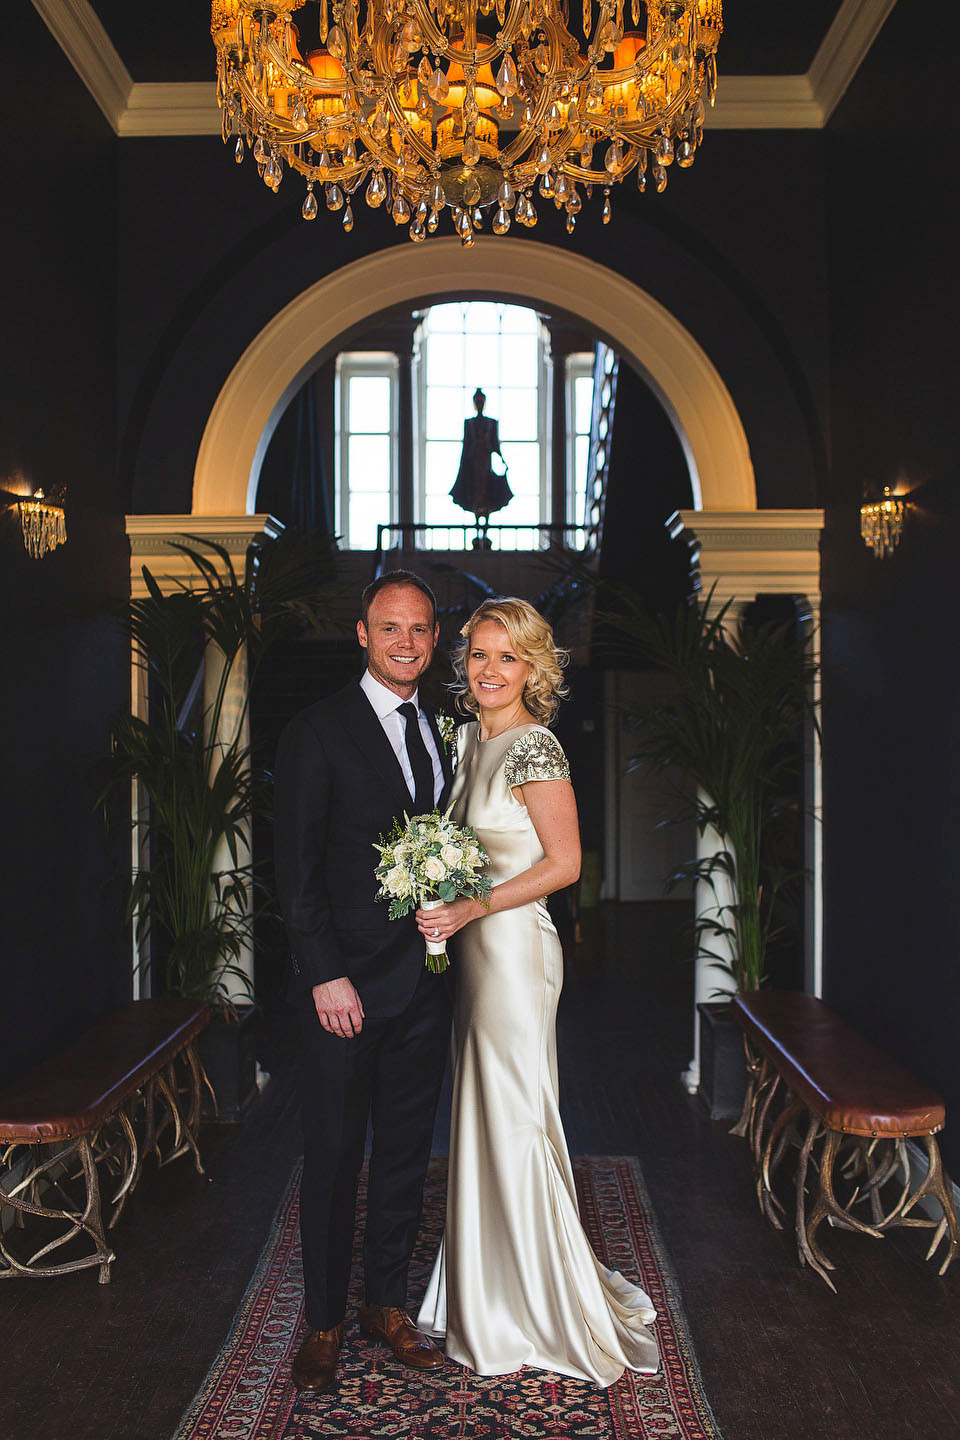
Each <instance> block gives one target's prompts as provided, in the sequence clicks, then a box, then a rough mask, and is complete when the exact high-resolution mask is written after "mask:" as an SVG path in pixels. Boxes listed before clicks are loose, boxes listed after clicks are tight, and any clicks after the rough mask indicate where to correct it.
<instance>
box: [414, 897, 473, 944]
mask: <svg viewBox="0 0 960 1440" xmlns="http://www.w3.org/2000/svg"><path fill="white" fill-rule="evenodd" d="M485 911H486V907H485V906H484V905H482V904H481V903H480V901H479V900H470V899H468V898H467V897H466V896H464V897H463V898H462V899H460V900H454V901H453V902H452V904H450V905H438V906H437V907H436V909H435V910H418V911H417V928H418V929H419V931H420V934H421V935H422V936H423V937H424V939H425V940H438V941H439V940H449V939H450V936H451V935H456V933H457V931H458V930H462V929H463V927H464V925H469V924H470V921H471V920H476V918H477V916H478V915H483V914H484V913H485Z"/></svg>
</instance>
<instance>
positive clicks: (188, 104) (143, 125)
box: [116, 67, 220, 139]
mask: <svg viewBox="0 0 960 1440" xmlns="http://www.w3.org/2000/svg"><path fill="white" fill-rule="evenodd" d="M211 69H212V67H211ZM116 129H117V134H118V135H120V136H121V137H123V138H125V139H127V138H130V137H137V136H139V137H141V138H142V137H144V136H148V135H152V136H164V135H166V136H176V135H181V136H182V135H219V134H220V110H219V108H218V106H217V93H216V85H215V82H214V80H213V79H212V78H211V79H210V80H208V81H201V82H199V83H195V84H186V83H184V84H179V85H147V84H135V85H133V87H132V88H131V91H130V98H129V101H128V104H127V107H126V109H125V110H124V111H123V113H122V115H121V116H120V118H119V123H118V125H117V127H116Z"/></svg>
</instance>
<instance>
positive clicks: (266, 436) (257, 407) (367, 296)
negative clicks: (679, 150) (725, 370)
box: [192, 238, 757, 515]
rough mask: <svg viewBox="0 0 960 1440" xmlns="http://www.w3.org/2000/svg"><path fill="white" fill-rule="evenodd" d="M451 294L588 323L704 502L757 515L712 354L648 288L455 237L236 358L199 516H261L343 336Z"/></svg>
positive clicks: (269, 333)
mask: <svg viewBox="0 0 960 1440" xmlns="http://www.w3.org/2000/svg"><path fill="white" fill-rule="evenodd" d="M443 293H454V294H457V295H463V296H469V295H477V296H490V295H496V296H499V297H503V298H504V299H508V298H517V299H523V300H527V301H532V302H533V303H535V304H542V305H543V306H544V307H545V308H547V309H550V308H553V309H556V310H561V311H562V310H565V311H567V312H570V313H573V314H575V315H578V316H580V317H582V318H583V319H584V320H585V321H587V322H589V324H590V325H592V326H593V327H594V328H595V329H596V330H597V332H598V333H599V334H601V335H603V336H605V337H606V338H607V339H608V340H610V341H611V342H612V344H613V345H614V346H615V347H616V348H617V349H618V350H619V351H620V352H621V353H622V354H624V355H626V356H628V357H629V359H630V360H631V362H632V363H633V364H634V365H636V367H637V368H638V369H639V370H640V371H641V372H642V373H643V374H644V375H645V376H646V378H647V380H648V381H649V383H650V385H651V387H652V388H653V389H654V390H655V391H656V393H657V394H658V396H659V397H660V400H661V402H662V403H663V405H664V407H665V409H666V410H667V413H668V414H669V415H670V417H671V419H672V421H673V424H674V427H675V428H676V431H677V435H678V437H679V439H680V442H681V444H682V445H683V448H684V452H685V454H686V457H687V463H688V465H689V467H690V479H691V484H692V487H693V495H694V506H695V508H696V509H703V510H755V509H756V506H757V497H756V486H755V484H754V476H753V465H752V464H751V461H750V451H749V447H748V445H747V437H746V435H745V434H744V430H743V426H742V424H741V422H740V417H739V415H738V413H737V410H736V407H735V406H734V404H733V401H732V399H731V397H730V394H729V392H728V390H727V388H726V386H725V385H724V383H723V381H722V380H721V378H720V376H719V375H718V373H717V371H716V370H715V369H714V367H713V365H712V364H711V362H710V360H709V359H708V358H707V356H706V354H705V353H704V352H703V350H701V348H700V346H699V345H698V344H697V342H696V341H695V340H694V339H693V337H692V335H690V334H689V332H688V331H686V330H685V329H684V328H683V326H682V325H680V324H679V322H678V321H677V320H675V319H674V317H673V316H672V315H671V314H670V313H669V311H667V310H665V309H664V308H663V306H662V305H660V304H659V303H658V302H657V301H656V300H654V299H653V298H652V296H650V295H648V294H647V293H646V292H645V291H644V290H641V289H640V288H639V286H637V285H634V284H632V283H631V282H630V281H629V280H625V279H624V278H623V276H622V275H618V274H617V273H616V272H615V271H613V270H608V269H607V268H606V267H605V266H603V265H598V264H597V263H596V262H595V261H593V260H587V259H585V258H584V257H583V256H580V255H574V254H569V253H568V252H566V251H563V250H558V249H555V248H554V247H553V246H550V245H543V244H538V243H537V242H535V241H529V240H510V239H498V240H495V241H484V242H481V244H480V245H479V246H477V247H475V248H474V249H472V250H464V248H463V246H462V245H461V244H460V242H459V240H457V239H453V238H444V239H432V240H428V241H427V243H426V244H425V245H417V246H413V245H404V246H400V245H397V246H392V247H391V248H390V249H388V250H380V251H377V252H376V253H375V254H373V255H369V256H366V257H364V258H363V259H360V260H355V261H353V262H352V263H351V264H350V265H345V266H343V267H342V268H341V269H339V270H336V271H334V272H333V273H331V274H329V275H326V276H324V278H323V279H322V280H319V281H318V282H317V284H316V285H313V286H311V287H310V289H309V290H306V291H304V293H303V294H302V295H299V296H297V298H296V299H295V300H293V301H291V302H290V304H289V305H287V306H286V307H285V308H284V309H283V310H281V311H280V313H279V314H278V315H276V316H275V317H274V319H273V320H271V321H270V323H269V324H268V325H267V326H266V327H265V328H264V329H263V330H262V331H261V332H260V334H259V335H258V336H257V337H256V339H255V340H254V341H253V342H252V344H251V345H250V346H249V347H248V348H247V350H246V351H245V352H244V354H243V355H241V357H240V359H239V360H238V361H237V363H236V365H235V366H234V368H233V370H232V371H231V372H230V375H229V376H228V377H227V380H226V383H225V384H224V386H223V389H222V390H221V391H220V394H219V395H218V397H217V400H216V403H215V405H214V407H213V409H212V410H211V412H210V417H209V419H208V421H207V425H206V429H205V430H204V433H203V439H202V440H201V442H200V449H199V452H198V455H197V465H196V469H195V471H194V478H193V507H192V513H193V514H194V515H244V514H251V513H252V512H253V509H254V506H255V504H256V488H257V481H258V479H259V475H260V466H261V464H262V461H263V456H264V454H265V453H266V447H267V445H268V444H269V441H270V437H271V435H272V434H273V430H274V428H275V426H276V424H277V421H278V420H279V418H280V415H281V414H282V413H283V408H284V406H285V404H286V403H287V400H288V399H289V397H290V395H291V394H293V393H294V391H295V390H296V388H297V387H298V385H299V384H301V383H302V380H303V378H304V377H305V375H306V374H307V373H309V369H310V366H311V363H312V361H313V360H314V358H315V357H316V355H317V354H318V353H319V352H320V351H321V350H323V349H324V348H325V347H327V346H329V345H330V344H332V343H333V342H334V341H336V339H337V338H338V336H340V335H342V334H344V332H346V331H347V330H349V329H351V328H352V327H354V326H356V325H358V324H361V323H362V322H363V321H364V320H365V319H367V318H369V317H371V316H373V315H376V314H378V313H379V312H380V311H383V310H386V309H389V308H390V307H392V306H395V305H401V304H404V303H415V302H418V301H421V302H422V301H423V300H424V298H425V297H428V296H432V295H439V294H443Z"/></svg>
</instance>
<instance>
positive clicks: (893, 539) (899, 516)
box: [860, 485, 907, 560]
mask: <svg viewBox="0 0 960 1440" xmlns="http://www.w3.org/2000/svg"><path fill="white" fill-rule="evenodd" d="M906 508H907V497H906V496H904V495H893V494H891V492H890V486H889V485H885V486H884V487H883V497H882V499H880V500H865V501H864V503H863V504H862V505H861V506H860V535H861V538H862V540H863V543H864V544H865V545H866V546H867V548H868V549H869V550H872V551H873V553H874V555H875V556H876V557H877V559H878V560H882V559H883V558H884V557H885V556H887V555H892V554H893V552H894V550H896V548H897V546H898V545H899V543H900V536H901V534H902V532H903V517H904V514H905V513H906Z"/></svg>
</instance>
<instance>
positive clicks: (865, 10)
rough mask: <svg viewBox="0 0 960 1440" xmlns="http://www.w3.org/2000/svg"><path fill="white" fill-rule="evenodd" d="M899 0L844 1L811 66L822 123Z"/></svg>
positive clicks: (840, 96)
mask: <svg viewBox="0 0 960 1440" xmlns="http://www.w3.org/2000/svg"><path fill="white" fill-rule="evenodd" d="M895 4H896V0H844V3H843V4H842V5H841V6H840V9H839V10H838V11H837V15H836V18H835V19H834V22H833V24H832V25H831V26H830V29H829V30H828V31H827V33H826V35H825V36H824V37H823V42H822V44H821V46H820V49H819V50H818V51H817V53H816V55H815V56H814V57H813V63H812V65H811V66H810V70H809V77H810V83H811V86H812V88H813V92H814V94H815V95H816V97H817V100H818V101H819V103H820V106H821V109H822V110H823V124H824V125H826V123H827V121H828V120H829V119H830V116H831V115H832V114H833V112H834V110H835V109H836V108H837V106H838V105H839V103H840V101H841V99H842V98H843V95H844V93H845V91H846V89H847V86H848V85H849V84H850V82H851V80H852V79H853V77H854V75H856V73H857V71H858V70H859V69H860V66H861V65H862V64H863V61H864V59H865V58H866V55H867V51H868V50H869V49H870V46H871V45H872V44H873V42H874V40H875V39H876V38H877V35H878V34H879V33H880V29H881V27H882V26H883V23H884V21H885V20H886V18H887V16H888V15H889V14H890V11H891V10H892V9H893V7H894V5H895Z"/></svg>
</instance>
